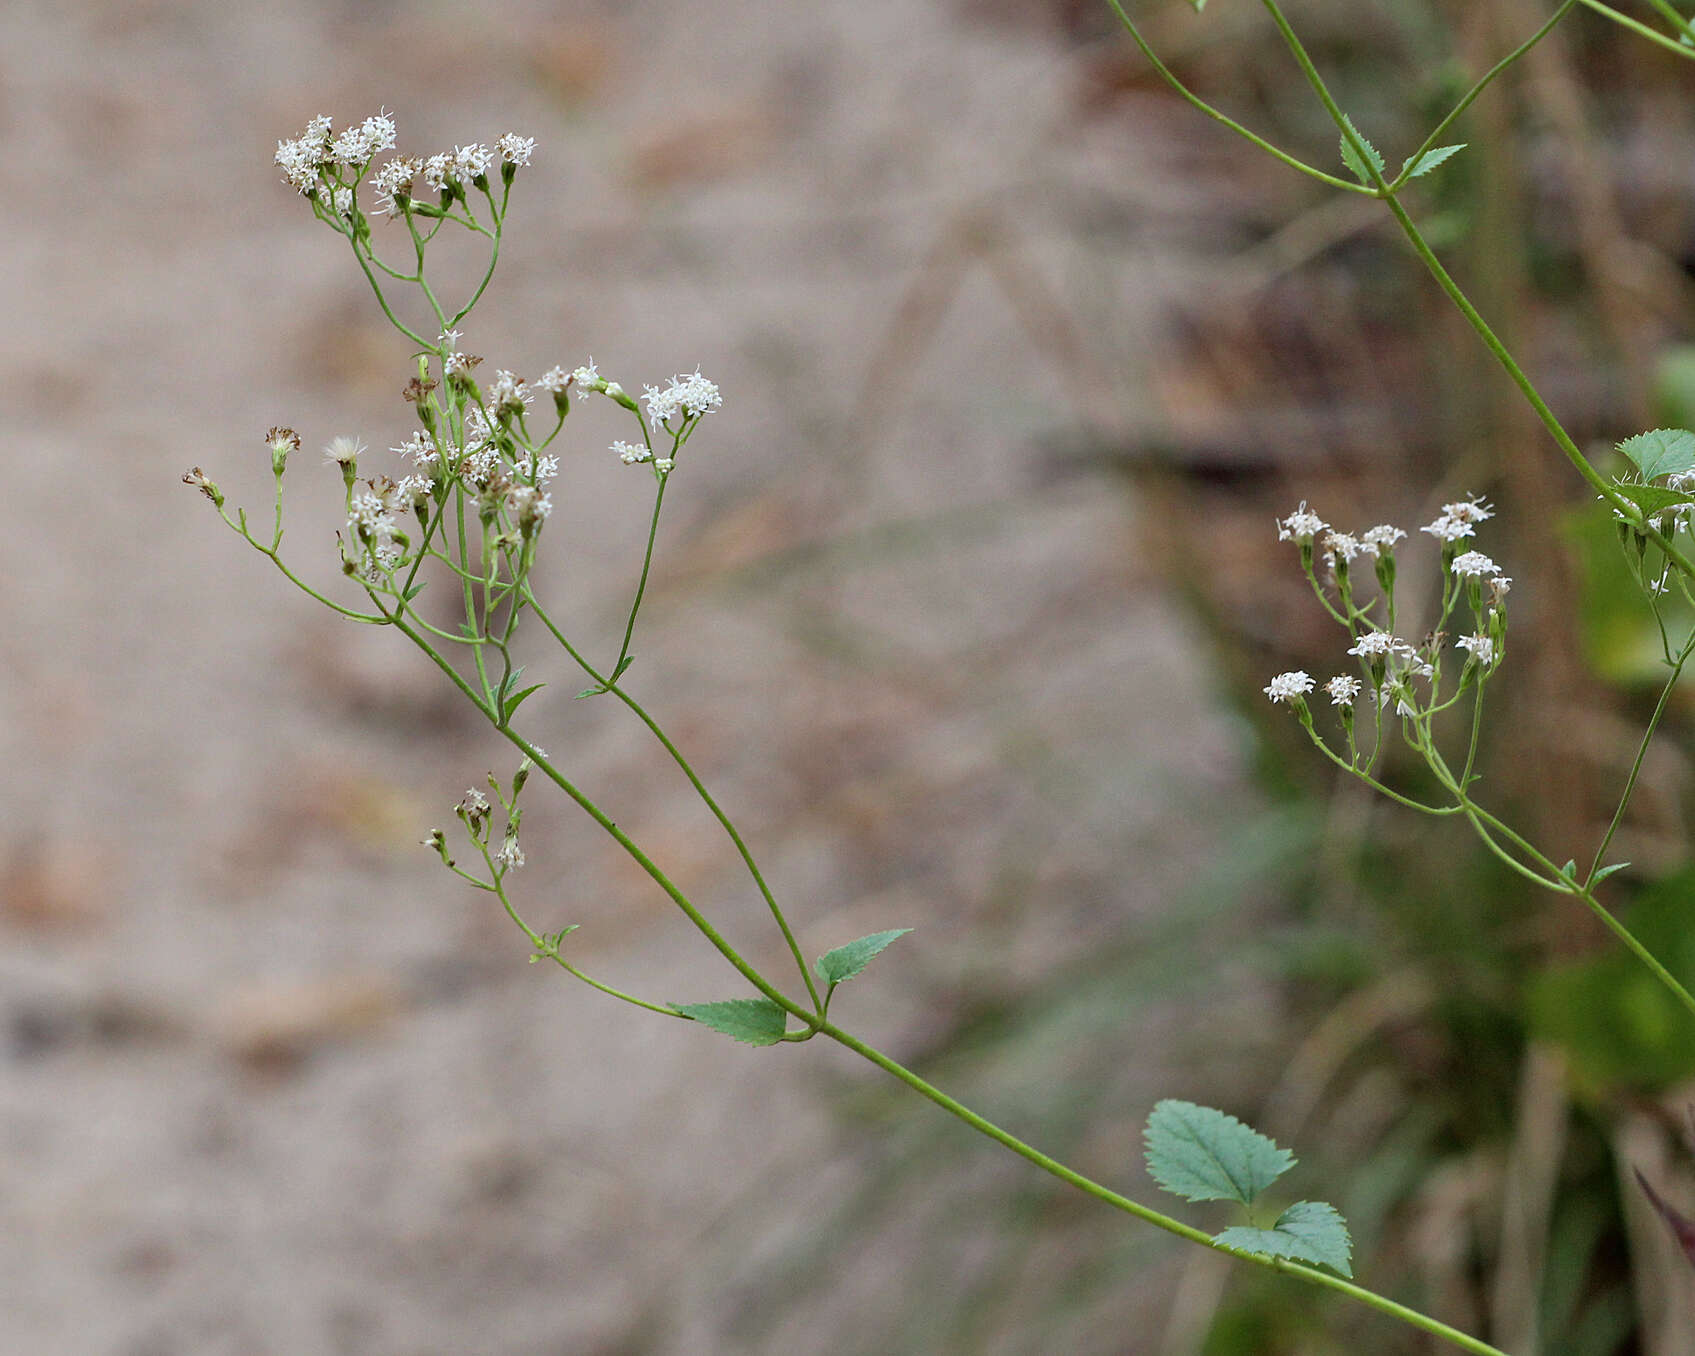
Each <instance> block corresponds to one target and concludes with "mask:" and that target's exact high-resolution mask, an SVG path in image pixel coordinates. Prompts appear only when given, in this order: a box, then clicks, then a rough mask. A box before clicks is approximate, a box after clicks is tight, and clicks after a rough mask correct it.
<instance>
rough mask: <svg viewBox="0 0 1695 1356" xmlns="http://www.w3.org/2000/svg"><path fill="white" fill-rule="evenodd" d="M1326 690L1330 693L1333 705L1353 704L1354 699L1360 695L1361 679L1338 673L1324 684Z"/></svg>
mask: <svg viewBox="0 0 1695 1356" xmlns="http://www.w3.org/2000/svg"><path fill="white" fill-rule="evenodd" d="M1324 690H1325V691H1326V692H1328V693H1329V694H1330V702H1331V705H1333V706H1352V705H1353V704H1354V699H1355V698H1356V697H1358V696H1359V695H1360V680H1359V679H1358V678H1351V677H1349V676H1348V675H1346V674H1337V675H1336V677H1334V678H1332V679H1331V680H1330V681H1329V682H1328V683H1326V684H1325V685H1324Z"/></svg>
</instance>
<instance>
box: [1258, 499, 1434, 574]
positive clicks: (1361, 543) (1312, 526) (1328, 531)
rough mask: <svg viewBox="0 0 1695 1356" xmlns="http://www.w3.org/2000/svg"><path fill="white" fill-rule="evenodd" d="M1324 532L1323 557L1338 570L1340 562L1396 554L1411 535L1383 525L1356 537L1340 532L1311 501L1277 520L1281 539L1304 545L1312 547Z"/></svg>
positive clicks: (1301, 504) (1321, 550)
mask: <svg viewBox="0 0 1695 1356" xmlns="http://www.w3.org/2000/svg"><path fill="white" fill-rule="evenodd" d="M1320 532H1322V533H1324V540H1323V541H1322V542H1321V543H1320V545H1319V554H1320V555H1322V556H1323V557H1324V558H1325V559H1326V560H1327V561H1328V562H1329V563H1330V565H1331V567H1332V568H1334V567H1335V565H1336V562H1337V561H1341V562H1343V563H1344V564H1346V563H1347V562H1348V561H1351V560H1352V559H1353V558H1354V557H1355V556H1368V557H1370V558H1371V559H1373V560H1376V559H1378V558H1379V557H1381V556H1382V555H1383V554H1384V553H1385V552H1392V551H1393V550H1394V549H1395V543H1396V542H1398V541H1400V540H1401V539H1402V538H1403V537H1405V536H1406V535H1407V534H1406V533H1405V532H1403V531H1402V530H1401V529H1400V528H1398V527H1391V526H1390V525H1389V524H1388V523H1379V524H1378V525H1377V526H1376V527H1371V528H1367V529H1366V530H1365V531H1364V532H1362V533H1360V534H1359V535H1358V536H1355V535H1354V534H1353V533H1351V532H1337V531H1335V530H1334V529H1332V528H1331V527H1330V524H1328V523H1327V522H1325V521H1324V519H1322V518H1320V517H1319V516H1318V515H1317V514H1316V513H1314V512H1313V511H1312V510H1311V509H1309V508H1308V507H1307V501H1306V500H1304V499H1303V500H1301V503H1300V507H1299V508H1297V509H1296V510H1295V511H1294V512H1293V513H1291V514H1290V515H1289V516H1288V517H1287V518H1279V519H1278V520H1277V540H1278V541H1292V542H1295V543H1297V544H1298V545H1300V546H1303V547H1306V546H1311V545H1312V543H1313V539H1314V538H1315V537H1317V536H1318V534H1319V533H1320Z"/></svg>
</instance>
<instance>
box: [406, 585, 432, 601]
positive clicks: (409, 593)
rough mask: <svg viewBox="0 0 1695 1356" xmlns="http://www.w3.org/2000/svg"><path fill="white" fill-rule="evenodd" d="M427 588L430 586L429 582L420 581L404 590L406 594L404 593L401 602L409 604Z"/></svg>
mask: <svg viewBox="0 0 1695 1356" xmlns="http://www.w3.org/2000/svg"><path fill="white" fill-rule="evenodd" d="M429 586H430V582H429V580H427V579H420V580H419V581H418V582H417V583H416V584H414V585H412V587H411V588H409V589H407V590H406V593H405V595H404V597H403V599H402V601H403V602H408V603H409V602H411V601H412V600H413V599H414V598H416V597H417V596H418V595H419V594H420V593H422V592H423V591H424V590H425V589H427V588H428V587H429Z"/></svg>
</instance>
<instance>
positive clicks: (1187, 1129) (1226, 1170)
mask: <svg viewBox="0 0 1695 1356" xmlns="http://www.w3.org/2000/svg"><path fill="white" fill-rule="evenodd" d="M1142 1138H1143V1141H1144V1143H1145V1144H1146V1145H1147V1158H1148V1172H1149V1173H1150V1174H1151V1175H1152V1177H1153V1179H1154V1181H1156V1182H1158V1183H1159V1184H1160V1186H1162V1187H1164V1188H1165V1190H1167V1191H1169V1192H1171V1193H1172V1194H1173V1195H1174V1196H1182V1197H1184V1198H1185V1199H1186V1200H1191V1201H1240V1202H1241V1203H1242V1204H1243V1205H1252V1204H1253V1201H1254V1197H1256V1196H1258V1195H1259V1194H1260V1192H1262V1191H1264V1190H1265V1189H1266V1187H1268V1186H1270V1185H1271V1184H1272V1183H1273V1182H1275V1181H1276V1180H1277V1179H1278V1178H1279V1177H1281V1176H1282V1175H1283V1174H1284V1173H1286V1172H1288V1171H1289V1169H1290V1168H1292V1167H1294V1166H1295V1155H1294V1154H1292V1153H1290V1152H1289V1151H1288V1150H1287V1149H1279V1148H1278V1147H1277V1145H1276V1144H1275V1143H1273V1142H1272V1141H1271V1140H1269V1139H1267V1138H1266V1137H1265V1136H1264V1135H1262V1134H1260V1133H1259V1131H1257V1130H1253V1129H1250V1128H1249V1127H1248V1126H1246V1125H1243V1124H1242V1122H1241V1121H1239V1120H1237V1119H1236V1118H1235V1117H1234V1116H1226V1115H1225V1114H1224V1113H1223V1112H1222V1111H1214V1110H1213V1109H1212V1108H1211V1107H1208V1106H1196V1105H1195V1104H1194V1103H1193V1102H1178V1101H1173V1100H1172V1099H1170V1098H1167V1099H1166V1100H1165V1101H1162V1102H1160V1103H1159V1104H1158V1105H1157V1106H1155V1107H1154V1110H1153V1115H1151V1116H1149V1117H1148V1125H1147V1129H1146V1130H1145V1131H1143V1135H1142Z"/></svg>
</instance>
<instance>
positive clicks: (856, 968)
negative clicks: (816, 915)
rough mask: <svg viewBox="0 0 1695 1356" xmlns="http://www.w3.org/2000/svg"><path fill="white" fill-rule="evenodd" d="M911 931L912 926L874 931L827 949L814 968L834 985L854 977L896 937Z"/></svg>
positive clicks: (822, 978)
mask: <svg viewBox="0 0 1695 1356" xmlns="http://www.w3.org/2000/svg"><path fill="white" fill-rule="evenodd" d="M911 931H912V929H911V928H894V929H892V930H890V931H888V932H873V933H872V934H871V935H870V936H869V937H861V938H860V939H859V940H858V941H855V942H849V943H848V944H847V945H846V946H838V947H837V948H836V949H835V950H834V951H826V952H825V953H824V954H823V955H822V956H820V957H819V958H818V959H817V961H816V962H814V964H813V969H815V970H817V971H818V978H820V979H821V980H823V981H824V982H825V983H826V984H828V985H830V986H832V987H834V986H835V985H837V984H840V983H841V982H842V981H843V980H844V979H852V978H853V977H854V976H855V975H857V974H858V973H859V972H860V971H861V970H863V969H864V968H865V967H866V966H867V965H869V964H871V958H872V957H873V956H875V955H876V954H877V953H878V952H879V951H881V950H882V949H883V948H884V947H886V946H887V945H888V944H889V943H890V942H892V941H894V939H895V938H896V937H904V936H906V934H907V933H909V932H911Z"/></svg>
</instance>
